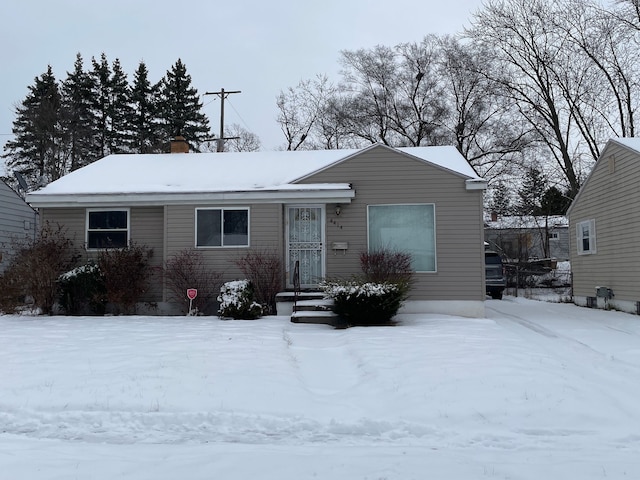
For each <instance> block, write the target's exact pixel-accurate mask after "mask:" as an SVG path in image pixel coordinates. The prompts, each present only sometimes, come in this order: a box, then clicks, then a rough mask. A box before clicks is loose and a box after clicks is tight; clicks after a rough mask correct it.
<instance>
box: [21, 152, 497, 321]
mask: <svg viewBox="0 0 640 480" xmlns="http://www.w3.org/2000/svg"><path fill="white" fill-rule="evenodd" d="M485 187H486V182H485V181H484V180H483V179H481V178H480V177H478V175H477V174H476V173H475V172H474V170H473V168H471V166H470V165H469V164H468V162H467V161H466V160H465V159H464V158H463V157H462V156H461V155H460V154H459V153H458V152H457V151H456V149H455V148H453V147H415V148H390V147H387V146H384V145H381V144H377V145H372V146H370V147H368V148H364V149H360V150H326V151H296V152H285V151H279V152H251V153H248V152H245V153H199V154H177V153H174V154H158V155H111V156H108V157H105V158H103V159H101V160H99V161H97V162H95V163H93V164H91V165H88V166H86V167H84V168H82V169H80V170H77V171H75V172H72V173H70V174H69V175H67V176H65V177H63V178H61V179H59V180H57V181H55V182H53V183H51V184H49V185H48V186H46V187H45V188H43V189H41V190H39V191H37V192H33V193H31V194H29V195H28V201H29V202H30V203H31V205H33V206H35V207H37V208H39V210H40V213H41V216H42V221H43V222H44V221H50V222H57V223H60V224H64V225H65V226H66V227H67V228H68V229H69V231H70V232H72V233H73V234H75V237H76V239H80V242H82V243H84V247H85V249H86V250H87V252H88V253H89V254H90V255H91V254H95V252H97V251H99V249H101V248H103V247H104V246H106V245H107V244H108V242H111V243H110V244H112V245H113V244H115V245H126V244H127V242H129V241H135V242H136V243H138V244H146V245H148V246H150V247H152V248H153V249H154V252H155V255H154V257H153V261H154V262H155V265H156V266H161V265H162V264H163V262H164V261H165V260H166V259H167V258H169V257H171V255H173V254H176V253H177V252H180V251H182V250H185V249H189V248H196V249H198V250H199V251H200V252H202V254H203V255H204V257H205V259H206V261H207V265H208V266H209V267H210V268H211V269H214V270H215V271H218V272H223V273H224V279H225V280H232V279H238V278H242V274H241V272H240V271H239V270H238V268H237V267H236V266H235V265H234V263H233V260H234V259H237V258H238V257H239V256H240V255H242V254H244V253H246V252H247V250H249V249H261V250H264V249H271V250H273V251H276V252H278V253H279V254H281V255H282V259H283V263H284V265H285V270H286V274H285V278H283V287H285V288H291V287H292V286H293V266H294V265H295V261H296V260H298V261H299V262H300V277H301V279H300V281H301V286H302V287H303V288H309V289H311V288H314V287H317V285H318V282H320V281H321V280H322V279H323V278H326V277H328V278H337V277H344V278H348V277H350V276H352V275H355V274H358V273H360V263H359V255H360V253H361V252H365V251H367V250H368V249H369V250H375V249H380V248H385V247H388V248H394V249H398V250H403V251H407V252H409V253H411V254H412V256H413V265H414V268H415V270H416V274H415V282H414V286H413V289H412V291H411V297H410V302H408V303H407V305H406V306H405V310H404V311H406V312H410V311H439V312H449V311H450V312H456V313H458V314H462V315H469V316H477V315H483V313H484V299H485V285H484V247H483V224H482V196H483V190H484V189H485ZM167 298H168V292H166V291H163V289H162V283H161V280H160V279H159V278H158V279H157V280H156V282H155V290H154V291H153V292H152V293H151V298H148V299H146V300H147V301H154V302H158V304H159V305H160V306H161V307H167V305H166V304H165V303H164V302H166V300H167ZM165 311H166V309H165Z"/></svg>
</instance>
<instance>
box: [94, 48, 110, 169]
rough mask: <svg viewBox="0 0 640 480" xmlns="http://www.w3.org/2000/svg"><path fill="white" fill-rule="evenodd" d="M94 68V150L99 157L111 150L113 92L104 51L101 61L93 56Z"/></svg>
mask: <svg viewBox="0 0 640 480" xmlns="http://www.w3.org/2000/svg"><path fill="white" fill-rule="evenodd" d="M91 64H92V65H93V70H92V71H91V77H92V78H93V83H94V84H93V97H94V109H95V116H96V131H95V134H96V136H95V142H94V151H95V155H96V156H97V157H98V158H102V157H105V156H106V155H108V154H109V153H110V152H109V111H110V105H109V103H110V99H109V97H110V94H111V85H110V80H111V67H110V66H109V62H108V61H107V56H106V55H105V54H104V53H103V54H102V55H101V56H100V62H98V61H97V60H96V59H95V58H93V57H92V58H91Z"/></svg>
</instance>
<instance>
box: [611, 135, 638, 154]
mask: <svg viewBox="0 0 640 480" xmlns="http://www.w3.org/2000/svg"><path fill="white" fill-rule="evenodd" d="M610 141H612V142H616V143H619V144H620V145H624V146H625V147H627V148H630V149H632V150H636V151H637V152H640V138H636V137H623V138H612V139H611V140H610Z"/></svg>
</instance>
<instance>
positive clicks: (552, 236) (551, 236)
mask: <svg viewBox="0 0 640 480" xmlns="http://www.w3.org/2000/svg"><path fill="white" fill-rule="evenodd" d="M559 238H560V234H559V233H558V232H549V240H558V239H559Z"/></svg>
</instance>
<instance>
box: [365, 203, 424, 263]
mask: <svg viewBox="0 0 640 480" xmlns="http://www.w3.org/2000/svg"><path fill="white" fill-rule="evenodd" d="M368 217H369V251H370V252H371V251H376V250H382V249H388V250H393V251H399V252H406V253H408V254H410V255H411V265H412V267H413V269H414V270H415V271H416V272H435V271H436V235H435V206H434V205H433V204H415V205H370V206H369V207H368Z"/></svg>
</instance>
